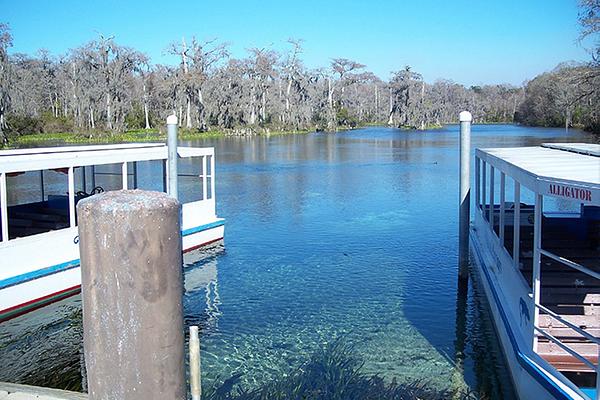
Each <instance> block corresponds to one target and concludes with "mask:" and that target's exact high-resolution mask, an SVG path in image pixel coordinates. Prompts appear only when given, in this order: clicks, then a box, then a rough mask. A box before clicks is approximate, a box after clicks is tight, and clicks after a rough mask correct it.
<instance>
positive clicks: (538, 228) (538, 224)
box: [531, 194, 544, 351]
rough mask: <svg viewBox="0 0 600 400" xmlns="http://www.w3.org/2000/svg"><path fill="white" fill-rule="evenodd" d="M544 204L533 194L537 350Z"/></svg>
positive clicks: (534, 341) (535, 346)
mask: <svg viewBox="0 0 600 400" xmlns="http://www.w3.org/2000/svg"><path fill="white" fill-rule="evenodd" d="M543 206H544V198H543V196H542V195H541V194H536V195H535V208H534V225H533V276H532V280H531V287H532V290H533V296H532V297H533V299H532V300H533V329H532V333H533V351H537V345H538V339H537V334H536V332H535V328H536V327H538V326H539V315H540V310H539V309H538V308H537V307H536V304H540V288H541V285H540V269H541V265H540V264H541V259H542V255H541V253H540V250H541V248H542V212H543Z"/></svg>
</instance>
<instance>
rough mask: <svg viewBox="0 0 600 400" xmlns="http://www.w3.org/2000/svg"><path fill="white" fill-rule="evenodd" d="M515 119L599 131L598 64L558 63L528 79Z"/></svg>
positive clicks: (534, 124) (534, 123)
mask: <svg viewBox="0 0 600 400" xmlns="http://www.w3.org/2000/svg"><path fill="white" fill-rule="evenodd" d="M515 120H516V121H517V122H520V123H523V124H525V125H533V126H564V127H566V128H569V127H581V128H583V129H586V130H589V131H592V132H595V133H599V132H600V68H599V66H598V64H597V63H595V65H594V63H591V64H573V63H571V64H561V65H559V66H558V67H556V68H555V69H554V70H553V71H551V72H547V73H544V74H541V75H538V76H537V77H535V78H534V79H533V80H531V81H529V82H528V83H527V84H526V86H525V97H524V99H523V102H522V103H521V105H520V106H519V109H518V111H517V114H516V115H515Z"/></svg>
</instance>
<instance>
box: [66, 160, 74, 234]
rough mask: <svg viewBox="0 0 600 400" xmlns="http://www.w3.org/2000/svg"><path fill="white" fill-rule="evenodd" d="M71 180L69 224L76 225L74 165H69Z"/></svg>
mask: <svg viewBox="0 0 600 400" xmlns="http://www.w3.org/2000/svg"><path fill="white" fill-rule="evenodd" d="M67 179H68V182H69V226H71V228H72V227H74V226H75V176H74V172H73V167H69V173H68V178H67Z"/></svg>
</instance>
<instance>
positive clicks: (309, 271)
mask: <svg viewBox="0 0 600 400" xmlns="http://www.w3.org/2000/svg"><path fill="white" fill-rule="evenodd" d="M594 140H595V139H594V138H593V137H591V136H587V135H585V134H583V133H582V132H580V131H576V130H572V131H569V132H565V131H564V130H561V129H542V128H525V127H517V126H511V125H488V126H479V125H476V126H474V128H473V139H472V144H473V146H474V147H494V146H523V145H537V144H539V143H541V142H545V141H587V142H591V141H594ZM193 144H194V145H202V146H204V145H210V146H214V147H215V149H216V161H217V168H216V174H217V180H216V182H217V204H218V206H217V208H218V215H219V216H222V217H224V218H226V220H227V222H226V233H225V236H226V238H225V244H224V246H223V247H217V248H215V249H213V250H211V252H209V253H208V254H204V255H203V256H202V259H201V260H193V259H192V260H187V267H186V294H185V298H184V307H185V314H186V323H188V324H198V325H200V329H201V343H202V368H203V383H204V385H205V386H211V385H213V384H215V383H216V382H217V383H218V382H222V381H223V380H225V379H227V378H228V377H231V376H233V375H234V374H241V375H240V382H239V383H240V384H241V385H243V386H244V387H246V388H255V387H259V386H261V385H263V384H265V383H266V382H269V381H270V380H273V379H282V378H285V377H286V376H289V375H290V374H293V373H294V372H295V371H297V370H298V368H299V367H300V366H301V365H302V364H303V363H305V362H306V361H308V359H309V358H310V356H311V355H312V354H313V353H315V351H317V350H318V349H321V348H323V347H325V346H327V344H328V343H331V342H332V341H334V340H336V339H337V338H341V340H344V341H345V342H347V343H349V344H351V345H352V346H353V348H354V351H355V353H356V355H357V356H359V357H360V358H362V359H363V360H364V362H365V364H364V367H363V371H364V372H365V373H368V374H378V375H380V376H382V377H384V378H385V379H386V380H389V381H391V380H392V379H393V378H395V379H397V380H399V381H401V382H404V381H412V380H415V379H417V380H422V381H426V382H429V384H431V385H432V386H435V387H439V388H454V389H465V388H468V389H471V390H476V391H478V392H480V393H481V394H484V395H487V396H489V397H491V398H511V397H512V396H513V395H512V389H511V387H510V380H509V378H508V375H507V372H506V368H505V365H504V363H503V360H502V355H501V353H500V351H499V350H498V348H497V341H496V338H495V334H494V331H493V329H492V327H491V324H490V321H489V316H488V314H487V309H486V305H485V300H484V299H481V298H480V297H479V296H478V295H477V291H476V290H475V291H473V287H472V286H471V287H470V288H469V290H468V297H466V298H464V299H463V298H462V297H461V296H458V293H457V257H458V253H457V251H458V250H457V217H458V210H457V201H458V127H457V126H448V127H445V128H444V129H441V130H435V131H426V132H414V131H403V130H397V129H388V128H364V129H358V130H354V131H348V132H339V133H313V134H308V135H290V136H272V137H255V138H227V139H214V140H209V141H202V142H195V143H193ZM79 307H80V303H79V299H78V298H75V299H71V300H68V301H65V302H62V303H59V304H56V305H53V306H51V307H49V308H47V309H45V310H42V311H39V312H36V313H34V314H32V315H29V316H24V317H21V318H18V319H16V320H13V321H11V322H8V323H6V324H2V325H0V359H2V360H3V365H4V366H5V367H4V368H2V369H1V371H0V380H10V381H20V382H27V383H33V384H48V385H53V386H61V387H69V388H77V387H78V385H79V383H80V382H81V378H80V377H79V366H80V352H81V349H80V344H79V343H80V339H81V321H80V315H79V312H78V310H79ZM40 341H43V342H44V345H43V346H41V349H40V347H38V348H37V349H36V347H35V346H34V345H33V344H34V343H39V342H40ZM23 358H25V359H28V360H32V359H35V360H41V361H40V362H41V365H43V366H44V367H43V368H41V367H38V368H37V369H36V368H33V369H32V366H31V364H32V363H31V362H23V361H21V360H22V359H23Z"/></svg>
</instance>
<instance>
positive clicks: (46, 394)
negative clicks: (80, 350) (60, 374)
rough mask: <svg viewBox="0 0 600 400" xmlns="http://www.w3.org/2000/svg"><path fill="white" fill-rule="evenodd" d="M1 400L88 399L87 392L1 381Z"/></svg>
mask: <svg viewBox="0 0 600 400" xmlns="http://www.w3.org/2000/svg"><path fill="white" fill-rule="evenodd" d="M0 400H88V395H87V394H86V393H78V392H69V391H66V390H60V389H50V388H44V387H38V386H29V385H18V384H15V383H7V382H0Z"/></svg>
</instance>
